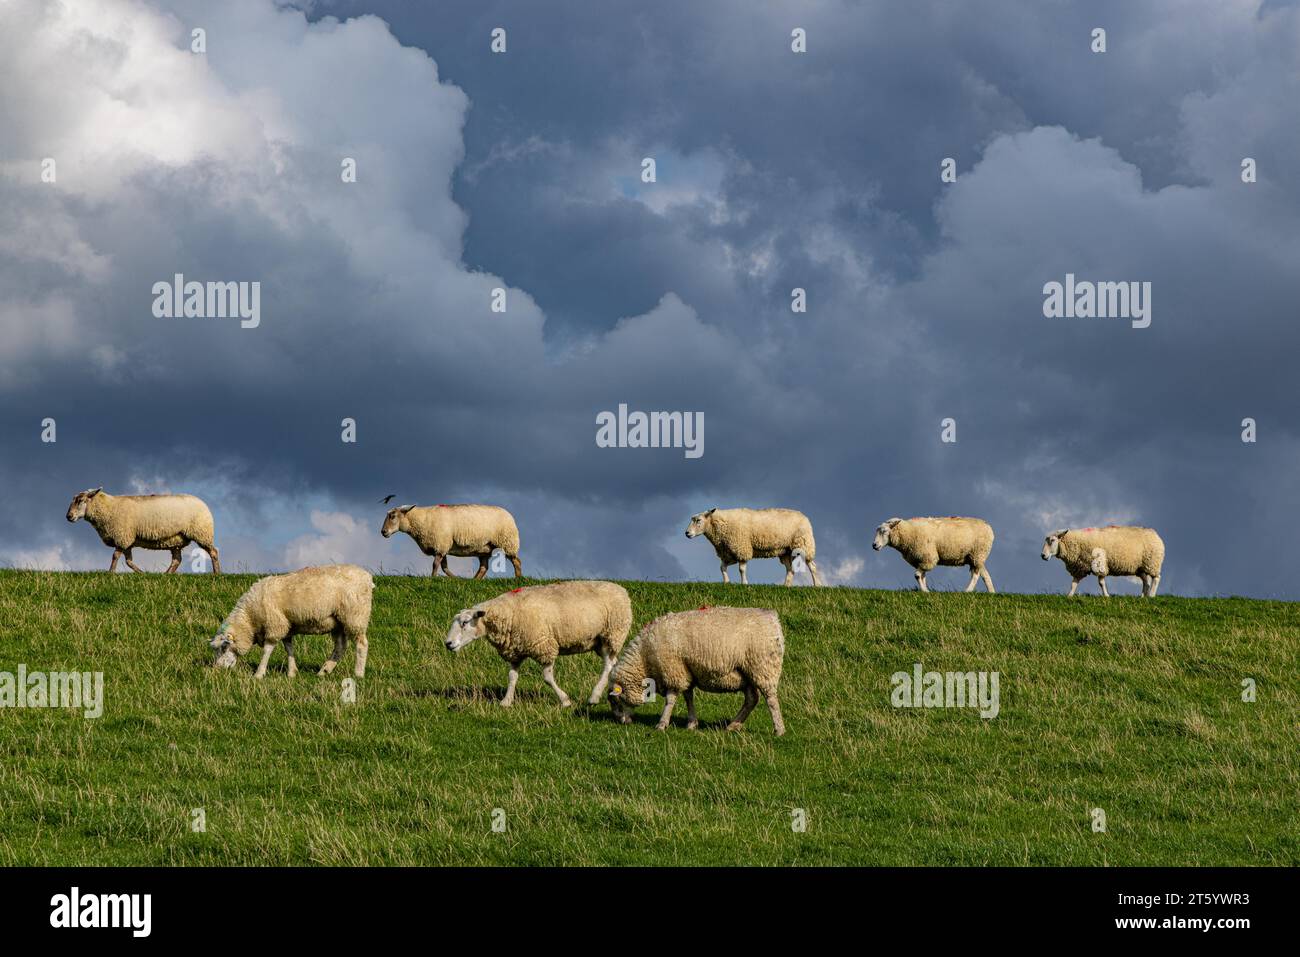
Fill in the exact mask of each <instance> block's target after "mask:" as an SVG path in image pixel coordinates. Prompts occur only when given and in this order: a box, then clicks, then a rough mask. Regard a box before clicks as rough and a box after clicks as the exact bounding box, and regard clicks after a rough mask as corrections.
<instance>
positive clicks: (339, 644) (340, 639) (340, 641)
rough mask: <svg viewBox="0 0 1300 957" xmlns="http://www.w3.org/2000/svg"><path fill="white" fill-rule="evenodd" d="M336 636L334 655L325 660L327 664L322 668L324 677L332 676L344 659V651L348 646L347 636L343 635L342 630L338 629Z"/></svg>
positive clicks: (335, 631)
mask: <svg viewBox="0 0 1300 957" xmlns="http://www.w3.org/2000/svg"><path fill="white" fill-rule="evenodd" d="M333 635H334V653H333V654H331V655H330V656H329V657H328V658H326V659H325V664H323V665H321V666H320V673H321V674H323V675H327V674H330V673H331V672H332V671H333V670H334V669H335V667H336V666H337V665H338V663H339V659H340V658H342V657H343V649H344V648H345V647H346V646H347V641H348V639H347V636H346V635H344V634H343V629H342V628H336V629H334V632H333Z"/></svg>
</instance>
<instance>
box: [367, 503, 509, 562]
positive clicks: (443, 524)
mask: <svg viewBox="0 0 1300 957" xmlns="http://www.w3.org/2000/svg"><path fill="white" fill-rule="evenodd" d="M398 532H405V533H406V534H408V535H410V536H411V538H413V539H415V544H417V545H419V546H420V551H422V552H424V554H426V555H432V556H433V574H434V575H437V574H438V565H439V563H440V562H441V564H442V571H443V573H444V574H446V575H448V576H450V577H452V578H455V577H456V576H455V575H453V574H452V572H451V569H450V568H448V567H447V556H448V555H452V556H455V557H457V558H465V557H474V558H477V559H478V571H477V572H476V573H475V575H474V577H475V578H476V579H478V578H482V577H483V576H484V575H486V574H487V569H488V559H490V558H491V557H492V552H493V550H495V549H498V548H499V549H501V551H502V552H504V553H505V556H506V558H508V559H510V562H511V564H513V565H514V567H515V577H516V578H518V577H519V576H520V575H522V574H523V568H522V566H521V565H520V564H519V528H518V526H516V525H515V519H514V516H513V515H511V514H510V513H509V512H507V511H506V510H505V509H504V508H499V507H497V506H496V505H429V506H424V507H421V506H416V505H403V506H402V507H401V508H394V509H390V510H389V512H388V514H387V515H386V516H385V517H384V525H383V527H382V528H381V529H380V534H381V535H383V536H384V538H391V537H392V536H393V535H395V534H396V533H398Z"/></svg>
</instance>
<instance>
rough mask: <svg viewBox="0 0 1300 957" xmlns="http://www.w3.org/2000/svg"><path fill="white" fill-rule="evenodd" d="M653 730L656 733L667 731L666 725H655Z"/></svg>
mask: <svg viewBox="0 0 1300 957" xmlns="http://www.w3.org/2000/svg"><path fill="white" fill-rule="evenodd" d="M655 730H656V731H667V730H668V725H666V724H663V723H660V724H656V725H655Z"/></svg>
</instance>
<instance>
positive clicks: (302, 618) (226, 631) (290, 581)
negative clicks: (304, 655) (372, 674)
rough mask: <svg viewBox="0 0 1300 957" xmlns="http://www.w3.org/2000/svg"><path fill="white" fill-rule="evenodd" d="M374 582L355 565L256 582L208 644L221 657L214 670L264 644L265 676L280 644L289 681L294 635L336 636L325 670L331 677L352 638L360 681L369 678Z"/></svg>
mask: <svg viewBox="0 0 1300 957" xmlns="http://www.w3.org/2000/svg"><path fill="white" fill-rule="evenodd" d="M374 587H375V582H374V579H373V578H371V577H370V572H368V571H366V570H365V569H364V568H358V567H357V566H356V565H320V566H317V567H314V568H304V569H302V570H301V571H296V572H290V573H289V574H287V575H268V576H267V577H265V578H260V579H258V580H257V581H255V582H254V583H253V585H252V587H250V588H249V589H248V591H246V592H244V595H243V597H242V598H240V599H239V601H238V602H236V603H235V608H234V611H232V612H231V613H230V614H229V615H227V616H226V620H225V621H223V622H222V623H221V628H220V630H219V631H218V632H217V635H216V637H215V638H213V639H212V641H211V642H210V643H209V644H210V645H211V647H212V649H213V650H214V651H215V652H216V653H217V657H216V661H214V662H213V665H214V666H215V667H218V668H233V667H234V666H235V656H236V655H245V654H247V653H248V649H249V648H251V647H253V645H254V644H261V645H262V660H261V662H260V663H259V664H258V666H257V673H256V677H258V678H261V677H262V676H263V675H265V674H266V663H267V662H268V661H270V660H271V651H272V650H273V649H274V648H275V646H276V644H277V643H279V642H283V643H284V650H285V651H286V652H288V653H289V677H290V678H292V677H293V676H294V675H296V674H297V673H298V662H297V660H296V659H295V658H294V656H293V636H294V635H333V636H334V653H333V654H331V655H330V656H329V659H328V660H327V661H326V662H325V664H323V665H322V666H321V669H320V673H321V674H322V675H327V674H329V673H330V672H331V671H333V670H334V666H335V665H337V664H338V663H339V658H341V657H343V649H344V646H346V645H347V641H348V639H349V638H351V639H352V640H353V641H354V642H355V643H356V652H357V661H356V676H357V677H358V678H364V677H365V674H366V653H367V651H368V650H369V645H368V643H367V639H366V630H367V629H368V628H369V627H370V597H371V593H372V592H373V591H374Z"/></svg>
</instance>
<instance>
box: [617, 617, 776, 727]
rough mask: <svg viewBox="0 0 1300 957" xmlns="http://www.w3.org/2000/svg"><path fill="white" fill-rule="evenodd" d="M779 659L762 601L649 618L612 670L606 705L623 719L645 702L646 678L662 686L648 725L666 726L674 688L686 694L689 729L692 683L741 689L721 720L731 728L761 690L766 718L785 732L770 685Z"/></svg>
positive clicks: (740, 721) (695, 724)
mask: <svg viewBox="0 0 1300 957" xmlns="http://www.w3.org/2000/svg"><path fill="white" fill-rule="evenodd" d="M784 659H785V636H784V634H783V633H782V631H781V619H780V618H778V617H777V614H776V612H774V611H770V610H768V609H766V608H725V607H710V606H708V605H705V606H704V607H702V608H700V609H698V610H696V611H679V612H674V613H672V614H669V615H664V616H663V617H661V618H656V619H655V620H654V621H652V622H650V624H648V625H646V626H645V627H644V628H642V629H641V633H640V634H639V635H637V636H636V638H635V639H633V641H632V642H631V644H629V645H628V646H627V650H626V651H625V652H624V653H623V656H622V657H621V658H620V659H619V662H618V667H617V668H615V669H614V687H613V689H612V690H611V691H610V699H609V700H610V706H611V707H612V708H613V709H614V713H615V715H617V716H618V719H619V720H620V721H622V722H623V723H624V724H627V723H628V722H630V721H631V720H632V715H631V709H632V708H635V707H637V706H638V705H640V704H641V703H642V702H644V701H645V692H646V684H647V682H646V679H647V678H648V679H650V681H653V682H654V688H656V689H657V690H660V691H662V692H663V693H664V710H663V714H661V715H660V716H659V723H658V724H657V725H656V726H655V727H657V728H658V729H659V730H661V731H662V730H663V729H664V728H666V727H668V721H669V718H671V716H672V713H673V706H674V705H675V704H676V703H677V696H678V695H679V694H682V695H685V697H686V727H687V728H696V727H698V726H699V721H698V720H697V719H696V717H695V689H696V688H701V689H703V690H704V691H743V692H744V693H745V703H744V704H743V705H742V706H741V708H740V712H739V713H738V714H737V715H736V717H735V718H733V719H732V721H731V723H730V724H728V725H727V730H728V731H738V730H740V728H741V726H742V725H743V724H744V723H745V719H746V718H748V717H749V713H750V712H751V711H753V710H754V706H755V705H756V704H758V696H759V693H760V692H761V693H762V695H763V697H764V698H766V699H767V707H768V709H769V710H770V711H771V712H772V725H773V726H774V727H775V728H776V733H777V734H778V735H781V734H785V722H784V721H782V720H781V705H780V702H778V701H777V686H778V685H779V684H780V682H781V666H782V663H783V661H784Z"/></svg>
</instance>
